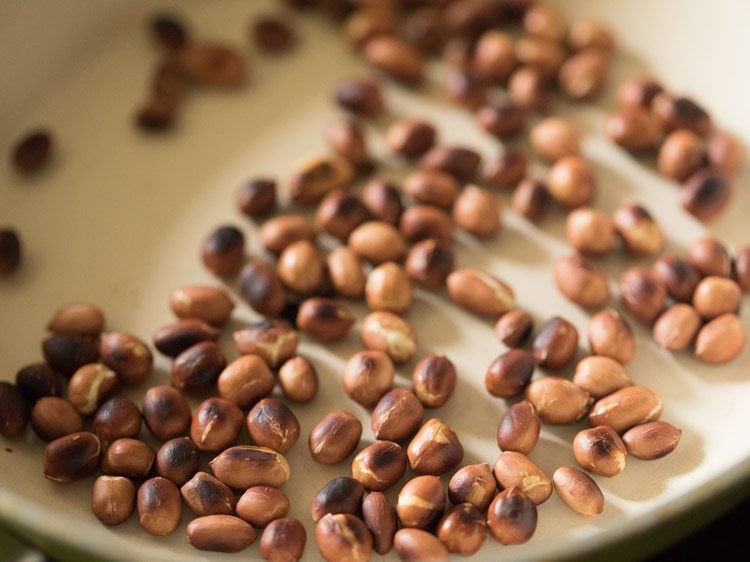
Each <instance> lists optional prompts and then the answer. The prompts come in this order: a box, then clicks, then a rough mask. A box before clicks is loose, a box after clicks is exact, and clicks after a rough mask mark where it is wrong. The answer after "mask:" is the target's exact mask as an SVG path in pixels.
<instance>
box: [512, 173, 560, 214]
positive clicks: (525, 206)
mask: <svg viewBox="0 0 750 562" xmlns="http://www.w3.org/2000/svg"><path fill="white" fill-rule="evenodd" d="M551 203H552V197H551V195H550V193H549V190H548V189H547V186H546V185H545V184H543V183H542V182H540V181H536V180H532V179H525V180H522V181H521V182H520V183H519V184H518V186H517V187H516V189H515V190H514V191H513V196H512V197H511V207H512V208H513V211H515V212H516V214H519V215H521V216H523V217H526V218H527V219H529V220H530V221H532V222H539V221H540V220H542V219H543V218H544V216H545V215H546V214H547V211H548V210H549V208H550V206H551Z"/></svg>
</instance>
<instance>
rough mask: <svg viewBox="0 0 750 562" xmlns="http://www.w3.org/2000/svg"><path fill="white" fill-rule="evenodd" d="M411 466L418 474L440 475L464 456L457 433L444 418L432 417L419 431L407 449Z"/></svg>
mask: <svg viewBox="0 0 750 562" xmlns="http://www.w3.org/2000/svg"><path fill="white" fill-rule="evenodd" d="M406 455H407V457H408V458H409V466H410V467H411V469H412V470H413V471H414V472H415V473H417V474H433V475H440V474H443V473H445V472H448V471H449V470H451V469H452V468H454V467H456V466H457V465H458V464H459V463H460V462H461V460H462V459H463V458H464V448H463V447H462V446H461V442H460V441H459V440H458V436H457V435H456V433H455V432H454V431H453V430H452V429H451V428H450V427H449V426H448V425H447V424H446V423H445V422H443V421H442V420H439V419H437V418H432V419H430V420H427V421H426V422H425V424H424V425H423V426H422V427H421V428H420V429H419V431H417V434H416V435H415V436H414V438H413V439H412V440H411V442H410V443H409V446H408V447H407V449H406Z"/></svg>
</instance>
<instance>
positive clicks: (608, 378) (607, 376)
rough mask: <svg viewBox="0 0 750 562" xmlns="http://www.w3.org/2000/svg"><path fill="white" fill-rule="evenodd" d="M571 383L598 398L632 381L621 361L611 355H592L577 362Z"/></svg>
mask: <svg viewBox="0 0 750 562" xmlns="http://www.w3.org/2000/svg"><path fill="white" fill-rule="evenodd" d="M573 384H575V385H576V386H577V387H578V388H580V389H581V390H584V391H586V392H588V393H589V394H590V395H591V397H592V398H597V399H598V398H603V397H604V396H607V395H608V394H612V393H613V392H615V391H617V390H620V389H621V388H625V387H626V386H630V385H631V384H632V382H631V380H630V377H629V376H628V375H627V373H626V372H625V369H623V367H622V364H621V363H618V362H617V361H615V360H614V359H612V358H611V357H605V356H601V355H592V356H590V357H585V358H583V359H581V360H580V361H579V362H578V365H577V366H576V372H575V374H574V375H573Z"/></svg>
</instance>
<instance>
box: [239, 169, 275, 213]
mask: <svg viewBox="0 0 750 562" xmlns="http://www.w3.org/2000/svg"><path fill="white" fill-rule="evenodd" d="M234 202H235V205H236V206H237V209H239V211H240V212H241V213H242V214H243V215H245V216H246V217H248V218H251V219H257V218H259V217H262V216H264V215H266V214H268V213H270V212H271V211H272V210H273V209H274V207H275V206H276V181H275V180H272V179H267V178H256V179H252V180H250V181H247V182H245V183H244V184H242V186H240V188H239V189H238V190H237V192H236V193H235V196H234Z"/></svg>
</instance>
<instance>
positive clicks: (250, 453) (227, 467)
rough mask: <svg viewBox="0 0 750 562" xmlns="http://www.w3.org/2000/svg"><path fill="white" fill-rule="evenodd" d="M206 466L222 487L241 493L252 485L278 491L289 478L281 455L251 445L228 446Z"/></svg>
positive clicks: (286, 466) (286, 465)
mask: <svg viewBox="0 0 750 562" xmlns="http://www.w3.org/2000/svg"><path fill="white" fill-rule="evenodd" d="M208 465H209V466H210V467H211V470H212V471H213V473H214V475H215V476H216V478H218V479H219V480H221V481H222V482H224V484H226V485H227V486H229V487H231V488H238V489H242V490H245V489H247V488H250V487H252V486H272V487H274V488H278V487H281V486H283V485H284V484H285V483H286V481H287V480H289V476H290V470H289V464H288V463H287V461H286V459H285V458H284V456H283V455H282V454H280V453H277V452H276V451H274V450H272V449H267V448H265V447H255V446H252V445H236V446H234V447H230V448H229V449H226V450H225V451H224V452H223V453H221V454H220V455H219V456H217V457H215V458H214V459H213V460H212V461H211V462H210V463H208Z"/></svg>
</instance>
